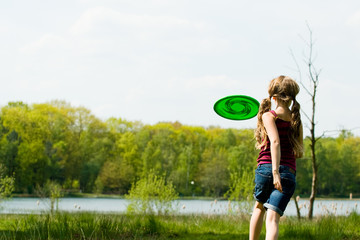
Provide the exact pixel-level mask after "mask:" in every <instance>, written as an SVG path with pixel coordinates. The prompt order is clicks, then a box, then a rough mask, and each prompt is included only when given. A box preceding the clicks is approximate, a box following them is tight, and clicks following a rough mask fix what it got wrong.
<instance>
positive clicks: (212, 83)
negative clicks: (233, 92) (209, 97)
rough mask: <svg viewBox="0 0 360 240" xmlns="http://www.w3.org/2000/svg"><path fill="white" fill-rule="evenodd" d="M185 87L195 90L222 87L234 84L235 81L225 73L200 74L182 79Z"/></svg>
mask: <svg viewBox="0 0 360 240" xmlns="http://www.w3.org/2000/svg"><path fill="white" fill-rule="evenodd" d="M184 83H185V86H186V88H187V89H192V90H197V89H205V88H213V89H219V88H220V89H223V88H231V87H235V86H236V81H235V80H233V79H230V78H229V77H228V76H226V75H215V76H211V75H208V76H202V77H198V78H190V79H187V80H185V81H184Z"/></svg>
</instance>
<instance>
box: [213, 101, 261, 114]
mask: <svg viewBox="0 0 360 240" xmlns="http://www.w3.org/2000/svg"><path fill="white" fill-rule="evenodd" d="M259 106H260V104H259V102H258V101H257V100H256V99H254V98H252V97H249V96H245V95H232V96H227V97H224V98H221V99H219V100H218V101H217V102H216V103H215V104H214V111H215V112H216V113H217V114H218V115H220V116H221V117H223V118H227V119H231V120H246V119H250V118H253V117H255V116H256V115H257V113H258V112H259Z"/></svg>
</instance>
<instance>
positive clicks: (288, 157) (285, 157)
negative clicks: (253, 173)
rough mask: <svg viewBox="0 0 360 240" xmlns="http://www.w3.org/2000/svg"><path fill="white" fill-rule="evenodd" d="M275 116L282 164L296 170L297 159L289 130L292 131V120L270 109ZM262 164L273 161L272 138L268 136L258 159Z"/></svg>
mask: <svg viewBox="0 0 360 240" xmlns="http://www.w3.org/2000/svg"><path fill="white" fill-rule="evenodd" d="M270 112H271V113H272V114H273V115H274V116H275V124H276V127H277V130H278V132H279V138H280V151H281V159H280V165H284V166H288V167H291V168H292V169H294V170H295V171H296V159H295V155H294V151H293V148H292V146H291V143H290V139H289V136H288V132H289V131H290V126H291V125H290V122H287V121H284V120H282V119H280V118H278V116H277V114H276V113H275V111H270ZM257 162H258V166H259V165H260V164H265V163H271V152H270V140H269V138H268V137H267V140H266V145H265V146H264V147H262V148H261V151H260V153H259V157H258V159H257Z"/></svg>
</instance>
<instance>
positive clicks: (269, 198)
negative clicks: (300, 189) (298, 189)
mask: <svg viewBox="0 0 360 240" xmlns="http://www.w3.org/2000/svg"><path fill="white" fill-rule="evenodd" d="M279 172H280V178H281V186H282V190H283V192H282V193H281V192H280V191H279V190H277V189H275V188H274V184H273V175H272V166H271V164H260V165H259V166H258V167H257V169H256V170H255V189H254V198H255V200H256V201H258V202H260V203H262V204H264V208H265V209H266V210H267V209H271V210H273V211H275V212H277V213H278V214H280V216H282V215H283V214H284V211H285V208H286V206H287V204H288V203H289V201H290V199H291V196H292V195H293V194H294V191H295V186H296V180H295V174H294V173H293V172H294V170H292V169H290V167H288V166H283V165H280V167H279Z"/></svg>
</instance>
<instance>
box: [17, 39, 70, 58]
mask: <svg viewBox="0 0 360 240" xmlns="http://www.w3.org/2000/svg"><path fill="white" fill-rule="evenodd" d="M65 44H66V40H65V39H64V38H62V37H60V36H56V35H53V34H44V35H43V36H42V37H40V39H39V40H36V41H34V42H31V43H29V44H27V45H25V46H23V47H21V48H19V52H20V53H25V54H34V53H36V52H38V51H39V50H41V49H43V48H54V47H57V48H63V46H64V45H65Z"/></svg>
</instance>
